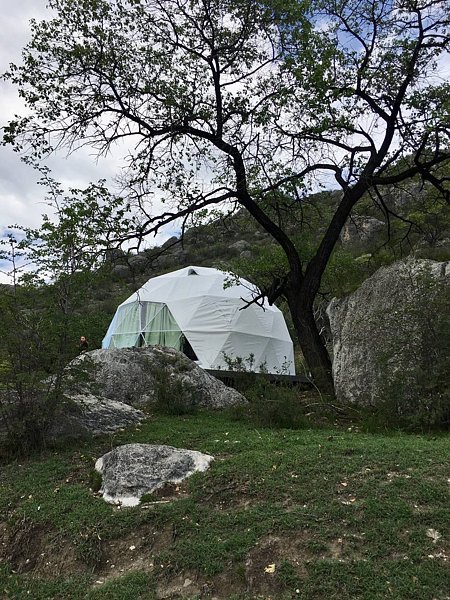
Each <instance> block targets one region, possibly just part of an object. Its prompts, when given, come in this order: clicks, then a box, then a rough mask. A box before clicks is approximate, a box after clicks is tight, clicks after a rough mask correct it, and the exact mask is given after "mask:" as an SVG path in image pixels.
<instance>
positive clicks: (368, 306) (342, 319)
mask: <svg viewBox="0 0 450 600" xmlns="http://www.w3.org/2000/svg"><path fill="white" fill-rule="evenodd" d="M449 299H450V263H448V262H445V263H439V262H435V261H431V260H407V261H402V262H397V263H394V264H392V265H390V266H388V267H384V268H381V269H379V270H378V271H377V272H376V273H375V274H374V275H373V276H372V277H370V278H369V279H368V280H366V281H365V282H364V283H363V285H362V286H361V287H360V288H359V289H358V290H357V291H356V292H354V293H353V294H351V295H350V296H347V297H346V298H343V299H339V300H337V299H334V300H333V301H332V302H331V304H330V305H329V307H328V309H327V313H328V316H329V319H330V326H331V332H332V337H333V355H334V356H333V376H334V382H335V389H336V394H337V397H338V399H339V400H340V401H341V402H344V403H356V404H364V405H372V406H373V405H377V404H379V403H382V402H388V401H395V402H396V403H397V405H398V407H399V410H404V411H411V412H414V410H415V408H416V407H417V406H418V404H417V403H422V405H423V403H427V402H435V401H436V400H437V398H438V396H439V393H440V392H439V380H440V378H441V377H442V376H443V375H444V377H445V362H446V360H447V358H446V355H447V352H448V348H449V343H450V340H449V339H448V337H449V329H448V315H449V314H450V312H449V308H450V300H449Z"/></svg>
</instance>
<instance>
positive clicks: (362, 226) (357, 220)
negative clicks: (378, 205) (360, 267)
mask: <svg viewBox="0 0 450 600" xmlns="http://www.w3.org/2000/svg"><path fill="white" fill-rule="evenodd" d="M385 228H386V224H385V223H384V222H383V221H380V220H379V219H375V218H374V217H368V216H360V215H353V216H352V217H351V218H350V219H349V220H348V221H347V223H346V224H345V226H344V229H343V230H342V233H341V242H342V244H343V245H344V246H361V247H364V248H366V247H370V246H371V245H372V244H373V243H374V242H375V241H376V240H377V238H378V236H379V235H380V232H382V231H384V229H385Z"/></svg>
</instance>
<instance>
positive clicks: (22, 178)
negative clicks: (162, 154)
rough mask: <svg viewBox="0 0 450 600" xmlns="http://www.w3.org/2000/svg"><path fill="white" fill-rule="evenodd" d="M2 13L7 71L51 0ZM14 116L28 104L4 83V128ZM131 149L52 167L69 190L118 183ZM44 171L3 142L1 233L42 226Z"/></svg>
mask: <svg viewBox="0 0 450 600" xmlns="http://www.w3.org/2000/svg"><path fill="white" fill-rule="evenodd" d="M0 14H1V15H2V35H1V36H0V72H1V73H4V72H5V71H6V70H7V69H8V66H9V64H10V63H11V62H13V63H16V64H20V62H21V51H22V48H23V47H24V46H25V45H26V44H27V42H28V41H29V39H30V24H29V23H30V19H32V18H35V19H36V20H42V19H45V18H48V17H49V16H50V15H51V13H50V11H49V10H48V9H46V0H20V1H19V2H14V3H13V2H11V0H0ZM15 114H19V115H22V114H24V106H23V103H22V102H21V100H20V98H19V97H18V94H17V91H16V90H15V88H14V86H12V85H11V84H10V83H9V82H4V81H0V115H1V123H0V126H4V125H5V124H6V123H7V122H8V121H9V120H10V119H12V118H14V115H15ZM126 153H127V152H126V149H124V148H122V149H120V148H118V149H117V151H116V152H115V153H114V154H112V155H110V156H108V157H103V158H100V159H97V157H96V156H95V155H94V154H93V153H92V152H89V150H88V149H87V148H82V149H80V150H79V151H76V152H74V153H72V154H71V155H70V156H66V155H65V153H64V151H61V152H59V153H58V154H55V155H53V156H52V157H51V158H49V159H48V161H47V163H46V164H47V165H48V166H49V167H50V169H51V171H52V175H53V177H54V178H55V179H56V180H57V181H60V182H61V184H62V185H63V187H64V188H65V189H68V188H70V187H75V188H84V187H87V185H88V184H89V182H91V181H98V180H99V179H106V181H107V183H108V185H110V186H113V181H114V178H115V176H116V175H117V174H118V173H119V172H120V168H121V166H122V165H123V162H124V161H123V158H124V156H125V155H126ZM38 180H39V174H38V173H37V172H35V171H34V170H33V169H32V168H31V167H29V166H28V165H26V164H24V163H23V162H22V161H21V159H20V156H19V155H18V154H17V153H16V152H14V151H13V149H12V148H11V147H9V146H0V236H1V235H3V234H4V232H5V231H6V229H7V227H8V226H10V225H14V224H19V225H22V226H25V227H38V226H39V224H40V222H41V215H42V214H43V213H48V207H47V205H46V204H45V203H44V198H45V189H44V188H43V187H42V186H39V185H37V181H38ZM173 231H174V229H173V228H170V230H168V231H167V233H163V234H160V235H158V236H157V238H156V240H155V239H151V240H149V243H150V244H155V243H163V242H164V241H165V240H166V239H168V238H169V237H170V236H171V235H173ZM6 266H7V265H5V264H4V263H1V264H0V282H9V280H8V279H7V278H6V276H5V274H4V273H1V271H2V270H5V268H6Z"/></svg>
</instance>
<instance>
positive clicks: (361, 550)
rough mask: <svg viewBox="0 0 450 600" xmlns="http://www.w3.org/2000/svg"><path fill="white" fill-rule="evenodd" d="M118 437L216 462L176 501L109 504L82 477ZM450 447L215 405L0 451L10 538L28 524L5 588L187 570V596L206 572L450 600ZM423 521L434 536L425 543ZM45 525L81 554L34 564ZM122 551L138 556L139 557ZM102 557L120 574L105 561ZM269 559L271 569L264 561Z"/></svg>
mask: <svg viewBox="0 0 450 600" xmlns="http://www.w3.org/2000/svg"><path fill="white" fill-rule="evenodd" d="M127 442H145V443H167V444H170V445H173V446H177V447H183V448H191V449H195V450H200V451H202V452H206V453H209V454H212V455H213V456H214V457H215V459H216V460H215V461H214V462H213V464H212V467H211V468H210V470H209V471H207V472H206V473H203V474H196V475H194V476H193V477H191V478H190V479H189V480H188V481H187V483H186V485H185V486H183V489H182V493H181V494H180V495H179V497H177V498H174V499H173V501H171V502H167V503H158V504H151V503H150V504H148V503H146V504H143V505H141V506H139V507H136V508H133V509H121V510H118V509H117V508H115V507H112V506H110V505H107V504H106V503H105V502H104V501H103V500H102V499H101V498H99V497H98V496H94V495H93V494H92V492H91V491H90V490H89V486H90V485H91V482H92V468H93V464H94V461H95V459H96V458H98V456H100V455H101V454H103V453H104V452H107V451H109V450H110V449H111V447H112V446H115V445H119V444H122V443H127ZM449 459H450V439H449V437H448V436H445V435H438V436H434V437H430V436H421V435H406V434H389V435H382V434H364V433H359V432H357V431H354V430H353V431H348V430H346V429H339V428H336V429H327V430H325V429H319V430H313V429H304V430H287V429H285V430H284V429H278V430H271V429H255V428H254V426H251V425H250V424H249V423H244V422H242V421H237V420H231V419H230V418H229V417H227V415H226V414H223V413H222V414H217V413H214V414H212V413H204V412H200V413H198V414H195V415H190V416H185V417H169V416H158V417H157V418H156V419H155V420H152V421H149V422H147V423H145V424H144V425H142V426H141V427H140V428H138V429H136V430H134V429H133V430H129V431H127V432H124V433H121V434H119V435H116V436H113V437H108V438H101V439H97V440H94V441H92V442H84V443H83V444H81V445H80V444H79V443H78V444H77V445H72V446H66V447H64V448H59V449H54V450H51V451H50V450H49V451H47V452H45V453H43V454H41V455H40V456H36V457H34V458H30V459H27V460H25V459H23V460H22V461H14V462H10V463H8V464H3V465H2V469H1V484H2V492H1V494H0V525H1V524H4V531H5V532H6V535H8V536H10V535H11V533H14V532H19V533H20V532H21V534H22V535H23V531H24V530H25V533H26V532H27V531H29V532H30V535H29V537H30V540H29V545H28V546H27V545H26V544H25V545H24V544H22V547H21V549H20V551H19V550H17V549H16V550H17V552H16V554H17V553H18V555H16V556H14V557H12V559H11V557H9V556H6V558H5V561H4V563H5V564H4V566H3V567H2V568H1V570H0V597H2V593H3V595H4V597H5V598H8V599H21V598H30V597H31V598H34V599H36V600H41V599H44V598H46V599H50V598H61V599H63V598H73V599H82V598H86V599H93V600H97V599H99V600H100V599H115V598H117V599H119V598H120V599H121V600H122V599H124V600H126V599H128V598H130V599H132V598H133V599H136V598H143V599H153V598H156V597H157V589H158V586H159V587H160V588H161V586H162V588H164V587H165V586H166V587H167V588H169V587H170V586H173V585H174V582H175V583H177V585H179V587H180V586H181V587H182V586H183V581H185V580H187V579H189V580H190V581H192V582H193V583H192V595H191V596H187V597H191V598H192V599H194V598H197V597H200V594H201V590H202V586H203V585H207V586H210V589H211V590H214V591H212V592H211V593H212V594H213V595H216V596H217V597H218V598H230V599H231V598H235V599H238V598H257V597H272V598H275V599H284V598H302V599H305V600H306V599H308V600H309V599H316V598H317V599H321V598H327V599H328V598H339V599H341V600H346V599H348V600H350V599H356V598H360V599H364V600H372V599H382V598H393V599H413V598H414V599H418V600H421V599H423V600H431V599H432V598H435V599H436V600H444V599H446V598H448V597H449V594H450V592H449V590H450V534H449V523H450V494H449V491H450V485H449V478H450V473H449V468H448V465H449ZM429 530H435V531H437V532H439V534H440V535H441V537H440V538H439V539H438V540H437V541H433V539H432V538H431V537H429V535H428V534H427V532H429ZM39 532H40V533H39ZM0 533H1V529H0ZM39 535H40V536H41V538H42V539H43V540H44V541H46V543H48V540H51V539H54V540H56V542H55V543H56V544H63V546H64V547H65V548H69V549H70V552H71V554H70V556H71V557H72V558H71V562H70V565H71V566H72V567H73V566H74V565H75V564H76V566H77V568H76V569H75V568H73V569H72V571H71V570H70V569H68V571H67V572H65V571H64V569H62V570H60V571H61V572H60V573H56V571H55V573H53V574H52V573H51V572H50V573H49V572H47V571H45V568H44V569H43V570H42V569H41V568H40V567H39V566H35V567H34V568H31V569H27V567H26V562H25V561H26V558H27V552H28V553H29V555H30V556H31V558H33V556H32V555H33V552H34V553H35V554H39V552H38V550H36V548H33V543H32V541H33V536H34V537H36V536H38V537H39ZM8 539H9V540H11V539H12V538H11V537H9V538H8ZM23 539H25V540H27V539H28V538H26V536H25V537H24V538H23ZM136 540H137V541H136ZM11 543H13V542H11ZM27 543H28V542H27ZM42 543H44V542H42ZM131 544H136V545H137V548H136V550H135V551H134V552H135V553H136V554H134V555H132V553H131V551H130V550H129V547H130V546H131ZM108 548H113V550H114V552H115V554H114V552H112V554H111V552H110V551H109V550H108ZM39 550H41V551H43V552H45V551H46V548H44V546H41V547H40V548H39ZM6 554H7V553H6ZM131 556H133V557H134V556H138V557H140V558H142V557H144V558H145V557H146V562H145V564H142V563H139V561H138V562H136V566H133V564H134V563H133V561H132V560H131V559H130V557H131ZM111 557H114V560H116V557H117V561H118V563H117V575H118V576H117V577H116V578H115V579H109V578H108V577H106V575H105V574H106V573H108V572H110V571H111V568H110V563H111V560H112V558H111ZM8 558H10V560H9V561H8V560H6V559H8ZM107 560H109V561H110V563H107V562H106V561H107ZM32 562H33V561H32ZM41 562H42V561H41ZM269 564H275V572H274V573H270V574H268V573H265V571H264V568H265V567H266V566H267V565H269ZM70 565H69V566H70ZM124 565H126V567H125V566H124ZM120 568H123V572H122V571H121V570H120ZM14 571H15V572H14ZM50 571H51V569H50ZM96 581H104V583H102V584H95V582H96ZM188 589H191V588H188ZM185 593H186V592H185ZM174 594H175V592H174ZM173 597H174V598H175V597H177V596H176V595H174V596H173Z"/></svg>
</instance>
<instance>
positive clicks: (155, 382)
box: [72, 346, 247, 409]
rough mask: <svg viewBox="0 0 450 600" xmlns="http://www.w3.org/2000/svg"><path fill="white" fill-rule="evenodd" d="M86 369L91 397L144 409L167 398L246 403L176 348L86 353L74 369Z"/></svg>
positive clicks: (217, 404) (211, 404)
mask: <svg viewBox="0 0 450 600" xmlns="http://www.w3.org/2000/svg"><path fill="white" fill-rule="evenodd" d="M74 367H76V368H78V369H81V370H83V368H84V377H83V378H82V379H83V380H84V381H82V384H81V385H82V387H84V389H86V388H87V389H88V390H89V391H90V393H92V394H94V395H95V394H97V393H101V395H102V396H105V397H107V398H110V399H112V400H116V401H118V402H125V403H126V404H131V405H132V406H136V407H138V408H139V407H142V406H145V405H148V404H152V403H156V402H159V403H161V402H163V401H164V397H165V398H168V399H175V398H174V396H180V398H178V400H180V401H181V402H182V401H183V397H184V399H185V402H186V403H189V404H194V405H195V406H198V407H203V408H213V409H216V408H225V407H227V406H233V405H237V404H246V403H247V400H246V399H245V398H244V397H243V396H242V394H240V393H239V392H237V391H236V390H234V389H232V388H229V387H227V386H226V385H224V384H223V383H222V382H221V381H219V380H218V379H216V378H215V377H212V376H211V375H209V373H207V372H206V371H204V370H203V369H201V368H200V367H198V366H197V365H196V364H195V362H193V361H191V360H189V358H187V357H186V356H185V355H184V354H182V353H181V352H178V351H177V350H175V349H173V348H164V347H162V346H146V347H144V348H108V349H103V350H93V351H91V352H86V353H85V354H82V355H81V356H79V357H78V358H77V359H75V362H74V363H73V364H72V368H74Z"/></svg>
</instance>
